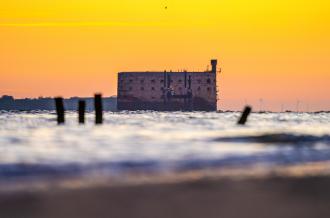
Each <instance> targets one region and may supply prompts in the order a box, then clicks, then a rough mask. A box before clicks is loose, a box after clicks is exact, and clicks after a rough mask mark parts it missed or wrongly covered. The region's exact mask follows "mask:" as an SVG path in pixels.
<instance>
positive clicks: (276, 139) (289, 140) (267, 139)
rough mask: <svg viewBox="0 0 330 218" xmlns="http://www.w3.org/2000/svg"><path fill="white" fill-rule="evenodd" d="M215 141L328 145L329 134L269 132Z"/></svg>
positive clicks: (222, 138) (329, 141)
mask: <svg viewBox="0 0 330 218" xmlns="http://www.w3.org/2000/svg"><path fill="white" fill-rule="evenodd" d="M214 141H217V142H232V143H276V144H277V143H280V144H315V143H325V144H329V145H330V135H322V136H316V135H307V134H290V133H271V134H262V135H252V136H250V135H248V136H232V137H219V138H216V139H214Z"/></svg>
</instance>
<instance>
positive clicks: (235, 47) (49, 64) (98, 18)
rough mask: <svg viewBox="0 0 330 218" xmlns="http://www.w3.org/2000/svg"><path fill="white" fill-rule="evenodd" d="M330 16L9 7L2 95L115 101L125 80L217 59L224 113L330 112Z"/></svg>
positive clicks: (2, 40) (20, 1)
mask: <svg viewBox="0 0 330 218" xmlns="http://www.w3.org/2000/svg"><path fill="white" fill-rule="evenodd" d="M166 7H167V9H166ZM329 12H330V2H329V1H326V0H313V1H309V0H306V1H301V0H300V1H298V0H291V1H290V0H277V1H265V0H249V1H243V0H121V1H113V0H93V1H92V0H71V1H67V0H56V1H54V0H52V1H51V0H29V1H26V0H2V1H1V2H0V76H1V77H0V95H4V94H8V95H14V96H15V97H16V98H23V97H39V96H56V95H62V96H65V97H70V96H92V95H93V93H94V92H102V93H103V94H104V95H105V96H111V95H115V94H116V89H117V83H116V80H117V72H119V71H133V70H139V71H143V70H159V71H163V70H165V69H166V70H171V69H172V70H178V69H180V70H181V69H187V70H201V71H202V70H205V69H206V68H207V65H209V61H210V59H211V58H217V59H218V60H219V62H220V65H221V68H222V73H221V74H220V76H219V81H218V83H219V89H220V101H219V109H241V108H242V107H243V106H244V104H252V105H253V106H254V107H255V108H256V109H259V108H260V99H263V105H262V107H263V108H262V109H268V110H274V111H278V110H281V108H283V109H284V110H287V109H290V110H295V109H296V107H297V102H299V109H300V110H308V111H314V110H330V97H329V95H330V13H329Z"/></svg>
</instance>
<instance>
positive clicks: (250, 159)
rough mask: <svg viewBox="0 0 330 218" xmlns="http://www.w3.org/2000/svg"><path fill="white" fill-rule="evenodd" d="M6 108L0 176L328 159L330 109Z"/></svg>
mask: <svg viewBox="0 0 330 218" xmlns="http://www.w3.org/2000/svg"><path fill="white" fill-rule="evenodd" d="M86 116H87V117H86V124H85V125H79V124H78V123H77V114H76V113H74V112H68V113H67V114H66V124H65V125H61V126H58V125H57V123H56V115H55V113H54V112H45V111H33V112H5V111H2V112H0V181H6V180H13V179H19V180H20V181H24V179H28V178H31V177H33V178H39V177H45V176H46V177H49V176H51V177H56V176H61V177H63V176H64V177H65V176H72V175H83V174H88V173H90V172H98V173H99V174H100V175H101V174H102V175H105V174H106V175H110V176H111V175H117V176H118V175H120V174H122V173H127V172H133V173H134V172H141V171H143V172H146V173H148V172H150V173H155V172H157V173H163V172H184V171H190V170H201V169H210V168H212V169H213V168H215V169H222V168H228V167H240V168H245V167H249V166H261V167H264V168H266V169H269V170H271V169H272V168H274V167H277V166H295V165H302V164H306V163H307V164H308V163H315V162H327V161H330V113H252V114H251V116H250V117H249V120H248V123H247V125H246V126H238V125H236V122H237V120H238V118H239V116H240V113H231V112H230V113H202V112H174V113H173V112H171V113H165V112H152V111H147V112H143V111H141V112H116V113H112V112H106V113H105V114H104V119H105V122H104V124H103V125H99V126H95V125H94V114H93V113H88V114H87V115H86Z"/></svg>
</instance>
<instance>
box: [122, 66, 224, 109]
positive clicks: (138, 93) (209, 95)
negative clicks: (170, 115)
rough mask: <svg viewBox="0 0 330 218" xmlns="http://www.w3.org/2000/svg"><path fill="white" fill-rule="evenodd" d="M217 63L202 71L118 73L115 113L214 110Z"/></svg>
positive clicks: (215, 107) (215, 104)
mask: <svg viewBox="0 0 330 218" xmlns="http://www.w3.org/2000/svg"><path fill="white" fill-rule="evenodd" d="M217 62H218V61H217V60H211V66H212V69H211V71H209V70H207V71H205V72H187V71H182V72H172V71H170V72H166V71H164V72H149V71H147V72H120V73H118V99H117V107H118V110H155V111H216V110H217V96H218V94H217V74H218V73H219V72H220V71H219V72H218V71H217Z"/></svg>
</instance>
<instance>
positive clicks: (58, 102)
mask: <svg viewBox="0 0 330 218" xmlns="http://www.w3.org/2000/svg"><path fill="white" fill-rule="evenodd" d="M55 106H56V114H57V123H58V124H64V123H65V118H64V103H63V98H61V97H57V98H55Z"/></svg>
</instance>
